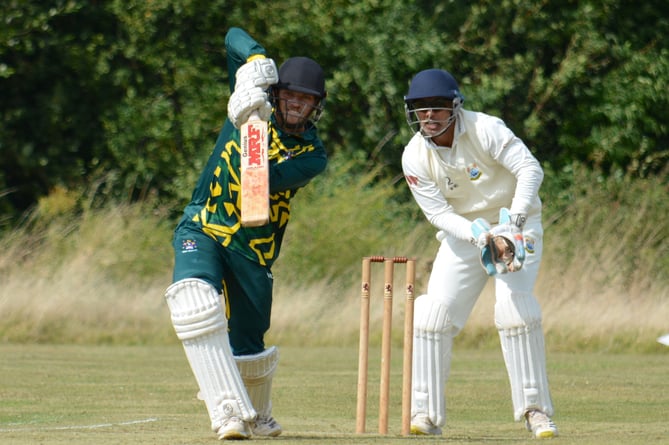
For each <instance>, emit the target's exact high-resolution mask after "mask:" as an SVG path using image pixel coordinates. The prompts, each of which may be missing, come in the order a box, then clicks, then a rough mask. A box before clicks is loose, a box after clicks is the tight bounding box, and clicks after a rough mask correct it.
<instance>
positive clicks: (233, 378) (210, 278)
mask: <svg viewBox="0 0 669 445" xmlns="http://www.w3.org/2000/svg"><path fill="white" fill-rule="evenodd" d="M226 49H227V58H228V70H229V75H230V87H231V91H232V94H231V96H230V100H229V102H228V119H227V120H226V121H225V124H224V125H223V128H222V129H221V132H220V134H219V136H218V140H217V141H216V145H215V147H214V149H213V152H212V154H211V156H210V157H209V160H208V162H207V164H206V166H205V168H204V170H203V171H202V173H201V174H200V178H199V180H198V182H197V184H196V186H195V190H194V191H193V195H192V199H191V202H190V203H189V204H188V205H187V206H186V208H185V210H184V214H183V217H182V218H181V220H180V222H179V224H178V225H177V227H176V229H175V233H174V239H173V247H174V254H175V264H174V273H173V284H172V285H171V286H170V287H169V288H168V289H167V292H166V295H165V297H166V300H167V305H168V307H169V310H170V313H171V319H172V324H173V326H174V329H175V332H176V334H177V336H178V338H179V339H180V340H181V341H182V343H183V348H184V350H185V352H186V357H187V359H188V362H189V363H190V366H191V369H192V371H193V374H194V375H195V379H196V381H197V383H198V385H199V388H200V393H199V396H200V398H201V399H202V400H204V402H205V404H206V407H207V411H208V413H209V417H210V419H211V428H212V430H213V431H214V432H215V433H216V434H217V436H218V437H219V438H220V439H248V438H250V437H251V436H252V435H256V436H278V435H279V434H281V431H282V430H281V426H280V425H279V424H278V423H277V422H276V420H274V417H273V415H272V403H271V389H272V377H273V375H274V372H275V370H276V368H277V364H278V360H279V354H278V349H277V348H276V347H275V346H272V347H268V348H266V347H265V342H264V335H265V333H266V332H267V330H268V329H269V326H270V315H271V307H272V288H273V276H272V271H271V266H272V264H273V263H274V261H275V260H276V258H277V257H278V255H279V251H280V248H281V243H282V240H283V237H284V233H285V230H286V226H287V224H288V221H289V219H290V200H291V199H292V198H293V196H295V193H296V192H297V190H298V189H300V188H301V187H304V186H305V185H307V184H308V183H309V181H310V180H311V179H312V178H313V177H315V176H316V175H318V174H320V173H321V172H322V171H323V170H324V169H325V167H326V164H327V157H326V153H325V149H324V147H323V143H322V142H321V140H320V138H319V136H318V132H317V129H316V126H315V123H316V121H317V120H318V119H319V117H320V115H321V112H322V110H323V106H324V102H325V96H326V92H325V77H324V74H323V70H322V69H321V67H320V66H319V65H318V63H316V62H315V61H313V60H312V59H310V58H307V57H293V58H289V59H288V60H286V61H285V62H284V63H283V64H282V65H281V67H280V68H279V69H278V70H277V68H276V66H275V64H274V61H273V60H272V59H270V58H267V57H266V56H265V50H264V48H263V47H262V46H260V44H258V43H257V42H256V41H255V40H254V39H252V38H251V37H250V36H249V35H248V34H247V33H246V32H245V31H243V30H241V29H239V28H232V29H230V30H229V32H228V34H227V35H226ZM253 111H256V112H258V114H259V115H260V117H261V118H262V119H263V120H266V121H269V123H268V141H267V142H268V146H267V147H266V149H267V150H268V156H269V161H270V173H269V177H270V185H269V188H270V190H269V191H270V216H269V222H268V223H267V224H265V225H262V226H259V227H243V226H242V225H241V223H240V204H241V202H240V200H241V197H240V188H241V186H240V131H239V127H240V126H241V125H242V124H243V123H244V122H245V121H246V120H247V119H248V117H249V115H250V114H251V113H252V112H253Z"/></svg>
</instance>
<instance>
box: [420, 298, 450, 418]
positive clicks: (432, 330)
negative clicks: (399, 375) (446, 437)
mask: <svg viewBox="0 0 669 445" xmlns="http://www.w3.org/2000/svg"><path fill="white" fill-rule="evenodd" d="M452 347H453V330H452V324H451V322H450V320H449V319H448V316H447V313H446V307H445V306H444V305H443V304H442V303H441V302H440V301H438V300H436V299H434V298H431V297H430V296H429V295H421V296H420V297H418V298H416V302H415V309H414V338H413V366H412V384H411V386H412V391H411V416H412V417H413V416H416V415H418V416H427V417H428V418H429V419H430V421H431V422H432V423H433V424H434V425H435V426H438V427H441V426H443V425H444V424H445V423H446V401H445V396H444V389H445V387H446V380H447V379H448V374H449V372H450V367H451V349H452Z"/></svg>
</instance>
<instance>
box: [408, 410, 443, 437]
mask: <svg viewBox="0 0 669 445" xmlns="http://www.w3.org/2000/svg"><path fill="white" fill-rule="evenodd" d="M411 434H414V435H417V436H441V428H439V427H438V426H436V425H435V424H433V423H432V421H431V420H430V419H429V418H428V417H427V416H426V415H420V414H419V415H417V416H414V417H413V418H412V419H411Z"/></svg>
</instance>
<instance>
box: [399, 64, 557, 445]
mask: <svg viewBox="0 0 669 445" xmlns="http://www.w3.org/2000/svg"><path fill="white" fill-rule="evenodd" d="M404 101H405V112H406V117H407V121H408V123H409V125H410V126H411V128H412V129H413V130H414V131H415V135H414V136H413V137H412V138H411V140H410V141H409V143H408V144H407V146H406V147H405V149H404V153H403V156H402V168H403V170H404V175H405V178H406V181H407V183H408V185H409V188H410V190H411V193H412V194H413V197H414V199H415V200H416V203H417V204H418V205H419V206H420V208H421V210H422V211H423V213H424V214H425V217H426V218H427V219H428V220H429V221H430V223H432V224H433V225H434V226H435V227H436V228H437V230H438V232H437V239H438V240H439V242H440V247H439V250H438V253H437V256H436V258H435V260H434V263H433V269H432V273H431V275H430V279H429V282H428V287H427V293H426V294H425V295H421V296H420V297H418V298H417V299H416V302H415V317H414V349H413V350H414V357H413V385H412V386H413V387H412V410H411V413H412V421H411V431H412V433H413V434H427V435H439V434H441V432H442V428H443V427H444V425H445V423H446V402H445V392H444V390H445V385H446V381H447V379H448V375H449V371H450V366H451V348H452V345H453V338H454V337H455V336H456V335H457V334H458V332H460V330H461V329H462V328H463V327H464V325H465V322H466V321H467V319H468V318H469V315H470V313H471V311H472V309H473V307H474V304H475V303H476V301H477V299H478V297H479V296H480V294H481V292H482V290H483V288H484V286H485V285H486V282H487V281H488V279H489V278H490V277H493V279H494V280H495V325H496V327H497V329H498V331H499V338H500V341H501V346H502V353H503V355H504V362H505V364H506V369H507V371H508V376H509V382H510V384H511V396H512V402H513V415H514V418H515V420H516V421H520V420H525V422H526V426H527V428H528V430H529V431H531V432H532V433H533V435H534V436H535V437H537V438H544V437H553V436H557V434H558V430H557V427H556V426H555V424H554V423H553V421H552V420H551V418H550V417H549V416H552V415H553V404H552V401H551V396H550V393H549V388H548V379H547V376H546V354H545V349H544V335H543V331H542V326H541V309H540V306H539V304H538V302H537V300H536V298H535V296H534V294H533V289H534V285H535V282H536V279H537V273H538V272H539V263H540V262H541V253H542V248H543V243H542V235H543V229H542V224H541V201H540V199H539V195H538V191H539V186H540V185H541V182H542V180H543V171H542V169H541V166H540V165H539V162H538V161H537V160H536V158H535V157H534V156H533V155H532V153H531V152H530V150H529V149H528V148H527V146H526V145H525V144H524V143H523V141H521V140H520V139H519V138H518V137H517V136H515V135H514V134H513V132H512V131H511V130H510V129H509V128H508V127H507V126H506V125H505V124H504V122H502V121H501V120H500V119H498V118H496V117H493V116H490V115H487V114H484V113H480V112H474V111H469V110H465V109H464V108H463V102H464V98H463V96H462V94H461V93H460V90H459V87H458V84H457V82H456V80H455V79H454V78H453V76H452V75H451V74H450V73H448V72H447V71H444V70H440V69H428V70H425V71H421V72H419V73H418V74H416V76H415V77H414V78H413V79H412V81H411V84H410V86H409V92H408V93H407V95H406V96H405V97H404Z"/></svg>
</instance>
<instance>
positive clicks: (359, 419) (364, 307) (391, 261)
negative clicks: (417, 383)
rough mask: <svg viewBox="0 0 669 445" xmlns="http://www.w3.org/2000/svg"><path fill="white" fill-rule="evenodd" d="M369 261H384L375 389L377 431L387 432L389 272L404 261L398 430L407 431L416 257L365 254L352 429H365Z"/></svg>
mask: <svg viewBox="0 0 669 445" xmlns="http://www.w3.org/2000/svg"><path fill="white" fill-rule="evenodd" d="M372 263H384V286H383V328H382V329H383V331H382V336H381V384H380V391H379V434H388V407H389V402H390V349H391V348H390V346H391V345H390V343H391V335H390V334H391V330H392V316H393V272H394V268H395V263H404V264H406V302H405V312H404V351H403V352H404V356H403V364H402V430H401V433H402V435H404V436H407V435H409V433H410V423H411V366H412V355H413V308H414V281H415V278H416V261H415V260H414V259H412V258H406V257H383V256H369V257H364V258H363V259H362V293H361V295H360V346H359V355H358V394H357V397H358V398H357V410H356V426H355V432H356V433H358V434H361V433H364V432H365V422H366V417H367V375H368V363H369V295H370V289H371V284H370V282H371V272H372Z"/></svg>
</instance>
